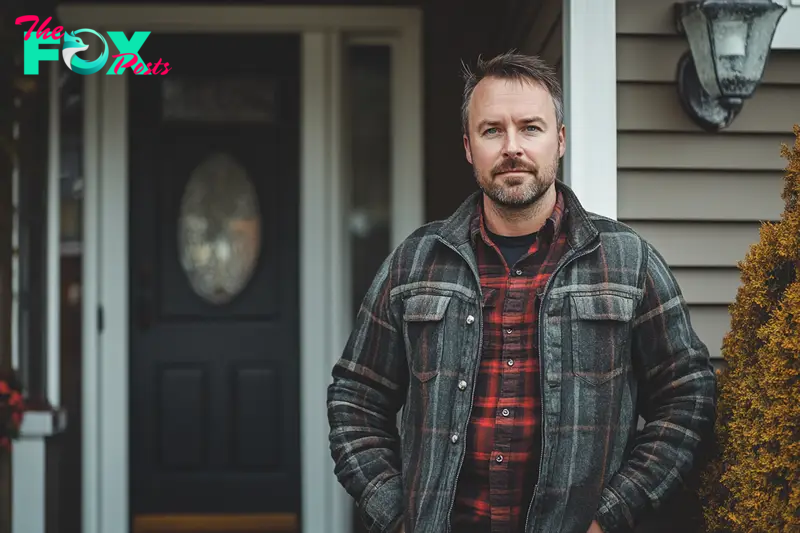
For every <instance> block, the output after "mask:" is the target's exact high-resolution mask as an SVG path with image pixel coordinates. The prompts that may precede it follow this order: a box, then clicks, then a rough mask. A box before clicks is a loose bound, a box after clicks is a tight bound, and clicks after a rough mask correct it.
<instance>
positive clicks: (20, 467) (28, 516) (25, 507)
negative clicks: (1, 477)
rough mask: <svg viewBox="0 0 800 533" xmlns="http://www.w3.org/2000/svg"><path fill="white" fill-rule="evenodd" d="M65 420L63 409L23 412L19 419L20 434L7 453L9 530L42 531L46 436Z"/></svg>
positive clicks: (34, 532) (57, 429) (45, 482)
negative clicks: (8, 464) (9, 502)
mask: <svg viewBox="0 0 800 533" xmlns="http://www.w3.org/2000/svg"><path fill="white" fill-rule="evenodd" d="M66 422H67V417H66V413H64V412H63V411H60V412H55V413H54V412H52V411H27V412H26V413H25V416H24V418H23V419H22V427H21V428H20V437H19V439H17V440H15V441H14V442H13V446H14V448H13V450H12V452H11V469H12V472H13V478H14V480H13V483H12V489H11V505H12V511H11V512H12V518H11V532H12V533H45V526H46V516H47V513H46V511H47V507H46V504H47V499H46V487H47V470H46V464H47V462H46V451H47V448H46V447H47V442H46V439H47V438H48V437H52V436H54V435H56V434H58V433H60V432H61V431H63V430H64V428H65V427H66V425H67V423H66Z"/></svg>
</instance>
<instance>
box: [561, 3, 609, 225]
mask: <svg viewBox="0 0 800 533" xmlns="http://www.w3.org/2000/svg"><path fill="white" fill-rule="evenodd" d="M559 1H562V2H563V4H562V6H563V10H564V11H563V15H562V19H561V20H562V24H563V26H564V33H563V41H562V46H563V48H562V65H563V78H564V79H563V83H562V85H563V87H564V114H565V123H566V125H567V153H566V155H565V156H564V180H565V181H566V182H567V183H568V184H569V185H570V186H571V187H572V189H573V190H574V191H575V193H576V194H577V195H578V198H579V199H580V201H581V203H582V204H583V206H584V207H585V208H586V209H588V210H589V211H593V212H595V213H598V214H600V215H603V216H606V217H609V218H613V219H616V218H617V0H559Z"/></svg>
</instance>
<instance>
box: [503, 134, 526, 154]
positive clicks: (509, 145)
mask: <svg viewBox="0 0 800 533" xmlns="http://www.w3.org/2000/svg"><path fill="white" fill-rule="evenodd" d="M503 155H504V156H505V157H519V156H521V155H522V148H521V147H520V144H519V140H518V139H517V134H516V133H515V132H513V131H512V132H509V133H508V135H506V142H505V146H503Z"/></svg>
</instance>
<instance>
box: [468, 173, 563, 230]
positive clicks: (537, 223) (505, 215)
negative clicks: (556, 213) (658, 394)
mask: <svg viewBox="0 0 800 533" xmlns="http://www.w3.org/2000/svg"><path fill="white" fill-rule="evenodd" d="M555 205H556V186H555V183H554V184H553V185H551V186H550V188H549V189H548V190H547V192H545V193H544V195H542V197H541V198H539V199H538V200H537V201H536V202H535V203H533V204H531V205H529V206H526V207H521V208H514V207H507V206H503V205H497V204H496V203H495V202H494V201H492V200H491V199H490V198H489V197H488V196H486V195H485V194H484V195H483V213H484V215H483V216H484V220H485V223H486V227H487V229H488V230H489V231H491V232H492V233H494V234H496V235H503V236H506V237H516V236H519V235H530V234H531V233H535V232H537V231H539V229H540V228H541V227H542V226H543V225H544V223H545V222H547V219H548V218H549V217H550V215H551V214H552V213H553V208H554V207H555Z"/></svg>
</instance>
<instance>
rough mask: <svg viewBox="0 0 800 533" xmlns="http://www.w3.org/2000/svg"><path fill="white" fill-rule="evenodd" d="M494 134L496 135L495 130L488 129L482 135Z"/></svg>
mask: <svg viewBox="0 0 800 533" xmlns="http://www.w3.org/2000/svg"><path fill="white" fill-rule="evenodd" d="M495 133H497V128H489V129H488V130H486V131H484V132H483V134H484V135H494V134H495Z"/></svg>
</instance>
